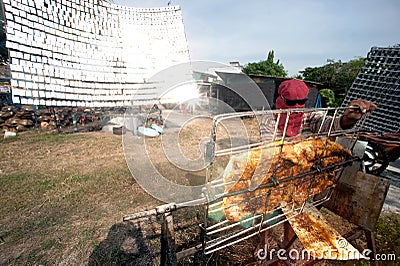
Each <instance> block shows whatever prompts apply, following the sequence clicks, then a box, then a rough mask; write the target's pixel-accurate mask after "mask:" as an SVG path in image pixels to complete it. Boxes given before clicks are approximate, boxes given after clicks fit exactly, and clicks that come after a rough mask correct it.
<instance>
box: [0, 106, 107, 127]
mask: <svg viewBox="0 0 400 266" xmlns="http://www.w3.org/2000/svg"><path fill="white" fill-rule="evenodd" d="M100 118H101V115H100V112H96V111H94V110H92V109H90V108H71V107H64V108H60V107H59V108H48V107H41V108H39V107H38V108H37V109H34V108H33V107H32V106H18V107H17V106H12V105H2V104H0V127H1V129H2V132H3V133H4V132H6V131H11V132H23V131H27V130H31V129H34V128H36V129H45V130H54V129H59V130H62V131H63V130H64V129H68V128H73V127H74V119H75V121H76V126H78V125H79V127H84V126H86V128H87V129H88V130H90V131H93V130H101V125H100V124H99V122H100Z"/></svg>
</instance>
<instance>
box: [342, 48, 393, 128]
mask: <svg viewBox="0 0 400 266" xmlns="http://www.w3.org/2000/svg"><path fill="white" fill-rule="evenodd" d="M399 79H400V46H399V45H398V46H395V47H388V48H379V47H373V48H371V50H370V52H369V53H368V55H367V58H366V60H365V63H364V66H363V67H362V68H361V70H360V72H359V73H358V75H357V77H356V79H355V80H354V82H353V84H352V86H351V88H350V89H349V91H348V92H347V95H346V97H345V100H344V102H343V105H342V106H347V105H348V104H349V103H350V102H351V101H352V100H357V99H365V100H370V101H372V102H374V103H375V104H377V105H378V109H377V110H376V111H375V112H374V113H373V114H371V115H370V116H369V117H368V119H367V120H366V121H365V124H364V126H365V129H368V130H371V131H377V132H380V133H386V132H399V127H400V105H399V103H400V81H399Z"/></svg>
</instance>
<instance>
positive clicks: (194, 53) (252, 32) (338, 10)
mask: <svg viewBox="0 0 400 266" xmlns="http://www.w3.org/2000/svg"><path fill="white" fill-rule="evenodd" d="M113 2H114V3H115V4H120V5H125V6H133V7H159V6H166V5H167V3H168V0H114V1H113ZM172 4H173V5H179V6H181V8H182V12H183V20H184V23H185V30H186V36H187V40H188V43H189V50H190V54H191V59H192V60H209V61H217V62H220V63H224V64H227V63H229V62H230V61H239V62H240V63H241V64H242V65H245V64H247V63H249V62H258V61H260V60H264V59H265V58H266V55H267V54H268V51H270V50H274V51H275V59H279V60H280V62H281V63H282V64H283V65H284V67H285V69H286V70H287V71H288V72H289V75H290V76H292V75H296V74H297V73H298V71H301V70H304V68H305V67H308V66H321V65H324V64H325V63H326V60H327V59H334V60H342V61H348V60H351V59H353V58H355V57H359V56H362V57H365V56H366V55H367V53H368V51H369V50H370V48H371V47H373V46H379V47H387V46H392V45H395V44H399V43H400V0H302V1H298V0H297V1H296V0H246V1H243V0H172Z"/></svg>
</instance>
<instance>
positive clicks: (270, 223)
mask: <svg viewBox="0 0 400 266" xmlns="http://www.w3.org/2000/svg"><path fill="white" fill-rule="evenodd" d="M345 109H346V108H336V109H334V108H326V109H306V110H301V111H300V112H304V113H305V114H309V113H313V112H316V111H318V112H320V113H321V114H322V123H321V126H320V127H319V129H318V130H317V132H315V133H312V132H308V133H304V134H303V137H304V138H301V139H298V138H295V137H292V138H288V137H285V134H284V133H285V131H286V130H287V126H288V120H289V115H290V114H292V113H296V112H299V111H296V110H275V111H271V113H270V115H273V116H274V117H276V118H277V121H279V119H280V117H281V116H282V115H283V114H286V115H287V116H286V123H285V127H284V129H283V134H279V133H278V132H277V131H278V126H277V125H276V126H275V129H274V132H271V135H272V141H268V142H257V143H252V144H249V145H244V146H241V147H230V148H229V149H221V150H218V148H217V147H215V146H216V145H211V146H212V148H211V150H212V151H213V152H208V154H210V153H211V154H213V156H214V158H213V159H214V160H210V162H211V163H210V166H209V170H208V172H207V183H208V184H209V187H208V190H207V192H208V193H209V194H208V195H206V197H207V200H206V201H207V202H208V203H207V204H206V207H205V213H206V215H205V217H206V218H205V221H204V223H203V224H202V225H201V228H202V230H203V250H204V253H205V254H211V253H213V252H215V251H218V250H220V249H223V248H226V247H228V246H230V245H233V244H236V243H238V242H240V241H243V240H246V239H248V238H251V237H253V236H255V235H257V234H259V233H260V232H263V231H266V230H268V229H270V228H272V227H274V226H276V225H278V224H281V223H283V222H285V221H287V220H288V219H289V218H291V217H294V216H296V215H298V214H300V213H301V212H302V210H303V208H304V206H305V204H306V202H307V201H308V203H310V204H311V205H312V206H318V205H320V204H322V203H324V202H326V201H327V200H329V198H330V195H331V193H332V189H331V188H332V187H333V186H332V187H329V188H328V189H327V190H326V191H325V192H324V195H323V196H320V197H318V199H317V198H316V197H311V196H314V194H313V193H312V192H311V191H312V189H313V188H314V184H313V182H314V179H315V177H316V175H318V174H321V173H334V176H335V178H334V181H333V185H334V184H335V183H336V182H337V180H338V179H339V178H340V176H341V173H342V172H343V169H344V166H346V165H348V164H351V163H352V162H353V161H355V160H360V158H355V157H349V158H347V159H346V160H345V161H342V162H340V163H337V164H335V165H330V166H327V167H320V165H319V163H320V161H321V158H317V159H316V160H315V167H313V168H312V169H311V170H310V171H308V172H303V173H299V174H298V175H296V176H287V177H285V178H283V179H281V180H279V181H278V180H277V179H275V178H274V175H272V177H271V178H270V179H269V181H268V182H267V183H262V184H261V185H260V186H258V187H257V188H255V189H254V188H253V189H254V191H260V192H259V193H258V196H257V197H265V198H266V200H265V202H266V205H267V206H264V210H265V212H264V213H260V212H254V214H253V215H250V216H248V217H245V218H244V219H243V220H240V221H233V222H232V221H229V220H228V219H227V218H226V216H225V215H223V213H224V210H223V209H224V205H223V202H224V199H227V198H229V197H231V198H232V197H238V196H240V195H246V193H249V190H250V189H243V190H239V191H234V192H232V191H227V190H226V187H227V185H229V184H227V183H226V181H224V180H223V178H220V177H218V178H217V179H213V170H212V169H213V167H214V166H213V162H214V161H216V160H217V158H218V157H220V156H227V155H229V156H231V155H234V154H241V153H246V152H249V151H255V150H259V149H268V147H271V146H275V151H276V148H277V149H278V150H280V152H281V151H282V148H283V145H284V144H288V143H292V144H295V143H300V142H302V141H305V140H306V139H309V138H318V139H323V140H325V141H326V142H325V147H324V151H323V152H322V153H321V154H324V152H325V149H326V147H327V141H328V139H333V138H336V137H343V136H345V135H346V136H348V137H350V139H351V144H350V147H348V148H349V149H352V148H353V147H354V145H355V143H356V140H357V135H358V131H359V129H360V128H361V127H362V125H363V122H364V119H365V117H366V116H364V117H363V119H361V120H360V121H359V122H358V124H357V125H356V126H355V127H353V128H352V129H349V130H334V128H333V126H334V121H335V119H336V118H337V117H338V113H340V112H344V110H345ZM328 114H331V115H332V116H328ZM263 115H265V112H255V113H253V112H248V113H235V114H223V115H219V116H216V117H215V118H214V121H213V129H212V140H213V143H217V142H218V137H217V127H218V125H219V124H220V123H223V121H224V120H229V119H233V118H238V117H241V118H243V117H249V116H255V117H257V116H263ZM330 118H332V119H330ZM326 123H328V127H325V129H324V130H323V125H326ZM321 156H322V155H321ZM302 184H303V185H306V186H307V193H308V195H307V196H306V197H305V198H306V199H308V200H307V201H306V200H304V201H303V203H302V204H298V202H301V200H300V201H298V200H297V199H296V196H297V195H298V193H297V192H298V190H297V187H299V186H301V185H302ZM224 188H225V189H224ZM253 189H251V190H253ZM279 190H281V191H290V192H291V193H292V195H291V199H290V200H289V201H288V202H284V201H283V202H282V203H281V204H282V205H283V206H273V207H271V208H268V200H269V197H270V195H272V194H273V193H278V194H279V193H281V192H280V191H279ZM299 197H300V196H299ZM247 199H248V198H247ZM281 207H285V210H290V211H285V212H282V211H280V209H281ZM261 209H262V208H261Z"/></svg>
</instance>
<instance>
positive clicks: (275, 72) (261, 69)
mask: <svg viewBox="0 0 400 266" xmlns="http://www.w3.org/2000/svg"><path fill="white" fill-rule="evenodd" d="M243 73H245V74H247V75H249V74H253V75H266V76H274V77H286V75H287V72H286V70H285V68H284V67H283V65H282V64H281V63H280V62H279V60H277V61H276V62H274V51H273V50H271V51H269V52H268V56H267V59H266V60H263V61H260V62H258V63H248V64H247V65H246V66H245V67H244V68H243Z"/></svg>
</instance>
